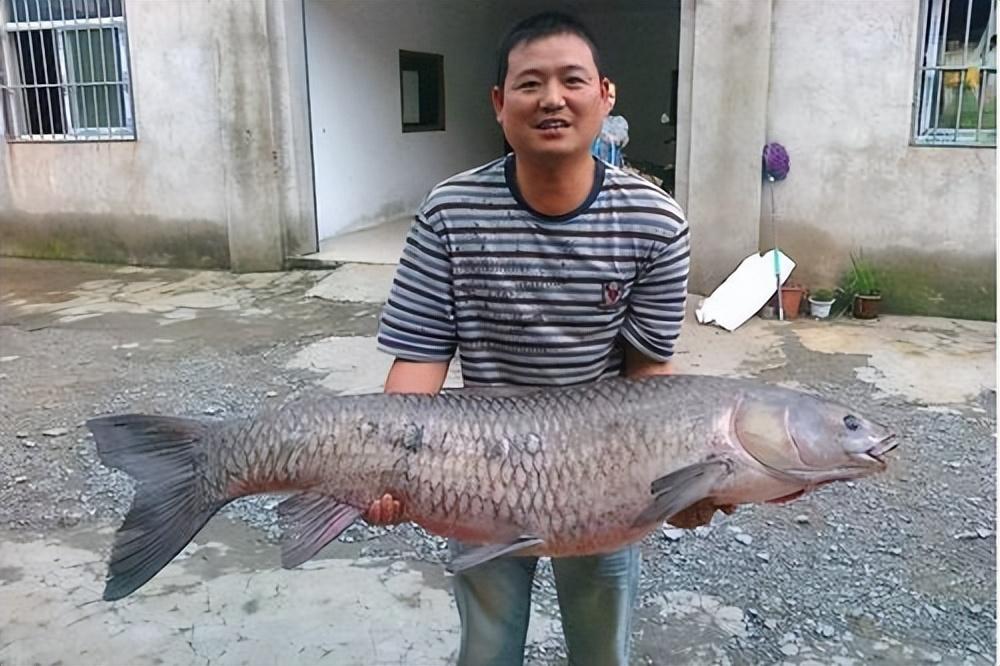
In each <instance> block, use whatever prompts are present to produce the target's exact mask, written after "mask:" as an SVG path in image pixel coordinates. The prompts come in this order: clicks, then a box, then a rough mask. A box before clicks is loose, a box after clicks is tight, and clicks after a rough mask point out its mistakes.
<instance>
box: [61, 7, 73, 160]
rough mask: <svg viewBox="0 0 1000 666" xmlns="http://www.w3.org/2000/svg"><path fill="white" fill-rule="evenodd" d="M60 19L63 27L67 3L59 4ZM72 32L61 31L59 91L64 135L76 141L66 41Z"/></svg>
mask: <svg viewBox="0 0 1000 666" xmlns="http://www.w3.org/2000/svg"><path fill="white" fill-rule="evenodd" d="M59 18H60V19H62V21H63V25H65V24H66V4H65V2H60V4H59ZM70 32H71V31H69V30H65V29H63V30H60V31H59V43H58V48H59V75H60V79H59V80H60V83H61V85H60V86H59V90H60V94H61V95H62V101H63V135H64V136H65V137H66V138H67V139H68V140H75V139H76V138H77V137H76V135H75V134H73V128H75V127H76V109H75V108H74V106H73V88H72V83H70V77H69V67H68V66H67V62H68V58H69V54H68V53H67V50H68V47H67V45H66V40H67V39H69V34H70Z"/></svg>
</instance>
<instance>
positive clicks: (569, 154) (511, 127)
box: [493, 34, 610, 163]
mask: <svg viewBox="0 0 1000 666" xmlns="http://www.w3.org/2000/svg"><path fill="white" fill-rule="evenodd" d="M507 63H508V66H507V79H506V80H505V81H504V84H503V89H500V88H497V87H494V88H493V108H494V109H495V110H496V114H497V121H498V122H499V123H500V125H501V126H502V127H503V131H504V135H505V136H506V137H507V142H508V143H510V145H511V146H512V147H513V149H514V152H515V153H517V155H518V157H519V158H522V159H530V160H538V161H540V162H543V163H552V162H559V161H563V160H565V159H567V158H574V157H581V156H589V155H590V147H591V144H592V143H593V141H594V138H595V137H596V136H597V134H598V132H600V129H601V122H602V121H603V120H604V117H605V116H606V115H607V113H608V111H609V108H610V107H609V103H608V80H607V79H602V78H601V77H600V75H599V74H598V72H597V65H596V64H595V63H594V56H593V54H592V53H591V52H590V47H589V46H587V43H586V42H585V41H583V40H582V39H580V38H579V37H577V36H576V35H571V34H567V35H553V36H551V37H543V38H541V39H538V40H535V41H533V42H529V43H526V44H519V45H518V46H516V47H514V49H513V50H511V52H510V56H509V57H508V59H507Z"/></svg>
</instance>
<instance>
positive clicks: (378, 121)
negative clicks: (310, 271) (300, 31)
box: [306, 0, 503, 238]
mask: <svg viewBox="0 0 1000 666" xmlns="http://www.w3.org/2000/svg"><path fill="white" fill-rule="evenodd" d="M488 8H489V6H488V5H485V4H483V5H477V4H475V3H466V2H460V1H459V0H419V1H414V2H398V1H397V0H365V1H364V2H361V1H358V0H325V1H320V0H306V40H307V48H308V62H309V90H310V107H311V112H312V132H313V155H314V162H315V184H316V203H317V217H318V220H319V236H320V238H326V237H329V236H332V235H334V234H336V233H337V232H340V231H343V230H344V229H348V228H360V227H364V226H371V225H374V224H378V223H381V222H387V221H391V220H395V219H400V218H408V217H410V216H412V214H413V212H414V210H415V209H416V207H417V206H418V205H419V203H420V201H421V200H422V199H423V197H424V196H425V195H426V193H427V191H428V190H429V189H430V188H431V187H432V186H433V185H434V184H435V183H437V182H439V181H441V180H442V179H444V178H446V177H448V176H450V175H452V174H454V173H457V172H459V171H464V170H466V169H469V168H471V167H473V166H476V165H478V164H480V163H483V162H486V161H488V160H489V159H492V158H493V157H496V156H499V155H500V154H501V153H502V149H503V143H502V135H501V133H500V131H499V128H498V127H497V124H496V119H495V118H494V115H493V111H492V107H491V106H490V102H489V91H490V86H491V85H492V82H493V79H494V77H495V69H494V45H495V43H496V41H497V39H498V35H497V30H498V28H497V26H496V25H494V24H492V22H491V20H490V18H491V17H490V14H489V13H488V11H487V9H488ZM401 49H402V50H408V51H421V52H427V53H437V54H441V55H443V56H444V73H445V108H446V111H445V122H446V129H445V131H443V132H417V133H407V134H404V133H403V132H402V129H401V114H400V99H399V97H400V90H399V51H400V50H401Z"/></svg>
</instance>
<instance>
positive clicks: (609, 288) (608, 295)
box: [601, 281, 622, 308]
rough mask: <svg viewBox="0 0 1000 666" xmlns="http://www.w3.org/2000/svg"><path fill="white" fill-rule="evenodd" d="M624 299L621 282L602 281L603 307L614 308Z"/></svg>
mask: <svg viewBox="0 0 1000 666" xmlns="http://www.w3.org/2000/svg"><path fill="white" fill-rule="evenodd" d="M621 300H622V283H621V282H617V281H614V282H602V283H601V307H602V308H613V307H615V306H616V305H618V304H619V303H621Z"/></svg>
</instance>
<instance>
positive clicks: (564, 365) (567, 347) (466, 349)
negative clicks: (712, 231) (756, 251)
mask: <svg viewBox="0 0 1000 666" xmlns="http://www.w3.org/2000/svg"><path fill="white" fill-rule="evenodd" d="M596 164H597V168H596V169H595V175H594V184H593V187H592V189H591V192H590V194H589V196H588V197H587V199H586V201H584V203H583V204H582V205H581V206H580V207H579V208H577V209H576V210H574V211H571V212H570V213H567V214H565V215H559V216H548V215H543V214H541V213H538V212H536V211H534V210H532V208H531V207H530V206H529V205H528V204H527V202H525V200H524V198H523V197H522V196H521V193H520V192H519V190H518V188H517V184H516V178H515V169H516V163H515V160H514V158H513V156H512V155H508V156H507V157H504V158H500V159H498V160H495V161H493V162H490V163H489V164H486V165H485V166H482V167H480V168H477V169H473V170H470V171H466V172H464V173H461V174H458V175H457V176H454V177H452V178H449V179H448V180H446V181H444V182H442V183H441V184H439V185H438V186H436V187H435V188H434V189H433V190H432V191H431V192H430V194H429V195H428V196H427V199H426V200H425V201H424V203H423V205H422V206H421V208H420V210H419V211H418V213H417V215H416V217H415V219H414V222H413V224H412V226H411V228H410V231H409V234H408V236H407V238H406V244H405V246H404V250H403V254H402V257H401V259H400V263H399V266H398V268H397V270H396V274H395V278H394V280H393V284H392V288H391V290H390V293H389V298H388V300H387V302H386V304H385V306H384V307H383V310H382V314H381V319H380V322H379V331H378V345H379V349H381V350H382V351H384V352H387V353H389V354H392V355H393V356H396V357H397V358H401V359H404V360H410V361H446V360H449V359H451V358H452V357H453V356H454V355H455V353H456V351H457V352H458V355H459V358H460V361H461V367H462V375H463V378H464V380H465V384H466V385H467V386H476V385H495V384H515V385H567V384H578V383H585V382H589V381H593V380H595V379H599V378H602V377H605V376H609V375H615V374H620V373H621V371H622V367H623V356H624V355H623V347H622V345H621V340H622V339H624V340H626V341H628V342H629V343H630V344H632V345H633V346H634V347H635V348H636V349H637V350H639V351H640V352H642V353H643V354H644V355H646V356H648V357H650V358H652V359H654V360H658V361H666V360H667V359H669V358H670V357H671V355H672V354H673V350H674V341H675V340H676V339H677V336H678V333H679V331H680V327H681V322H682V321H683V318H684V305H685V299H686V296H687V278H688V261H689V260H688V252H689V246H688V242H689V238H688V225H687V222H686V221H685V219H684V214H683V212H682V211H681V209H680V207H679V206H678V205H677V203H676V202H674V200H673V199H672V198H671V197H670V196H668V195H667V194H666V193H665V192H663V190H661V189H659V188H657V187H656V186H654V185H653V184H651V183H649V182H647V181H645V180H643V179H642V178H639V177H638V176H634V175H631V174H629V173H626V172H625V171H623V170H621V169H618V168H615V167H612V166H610V165H608V164H606V163H604V162H601V161H599V160H598V161H596Z"/></svg>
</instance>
